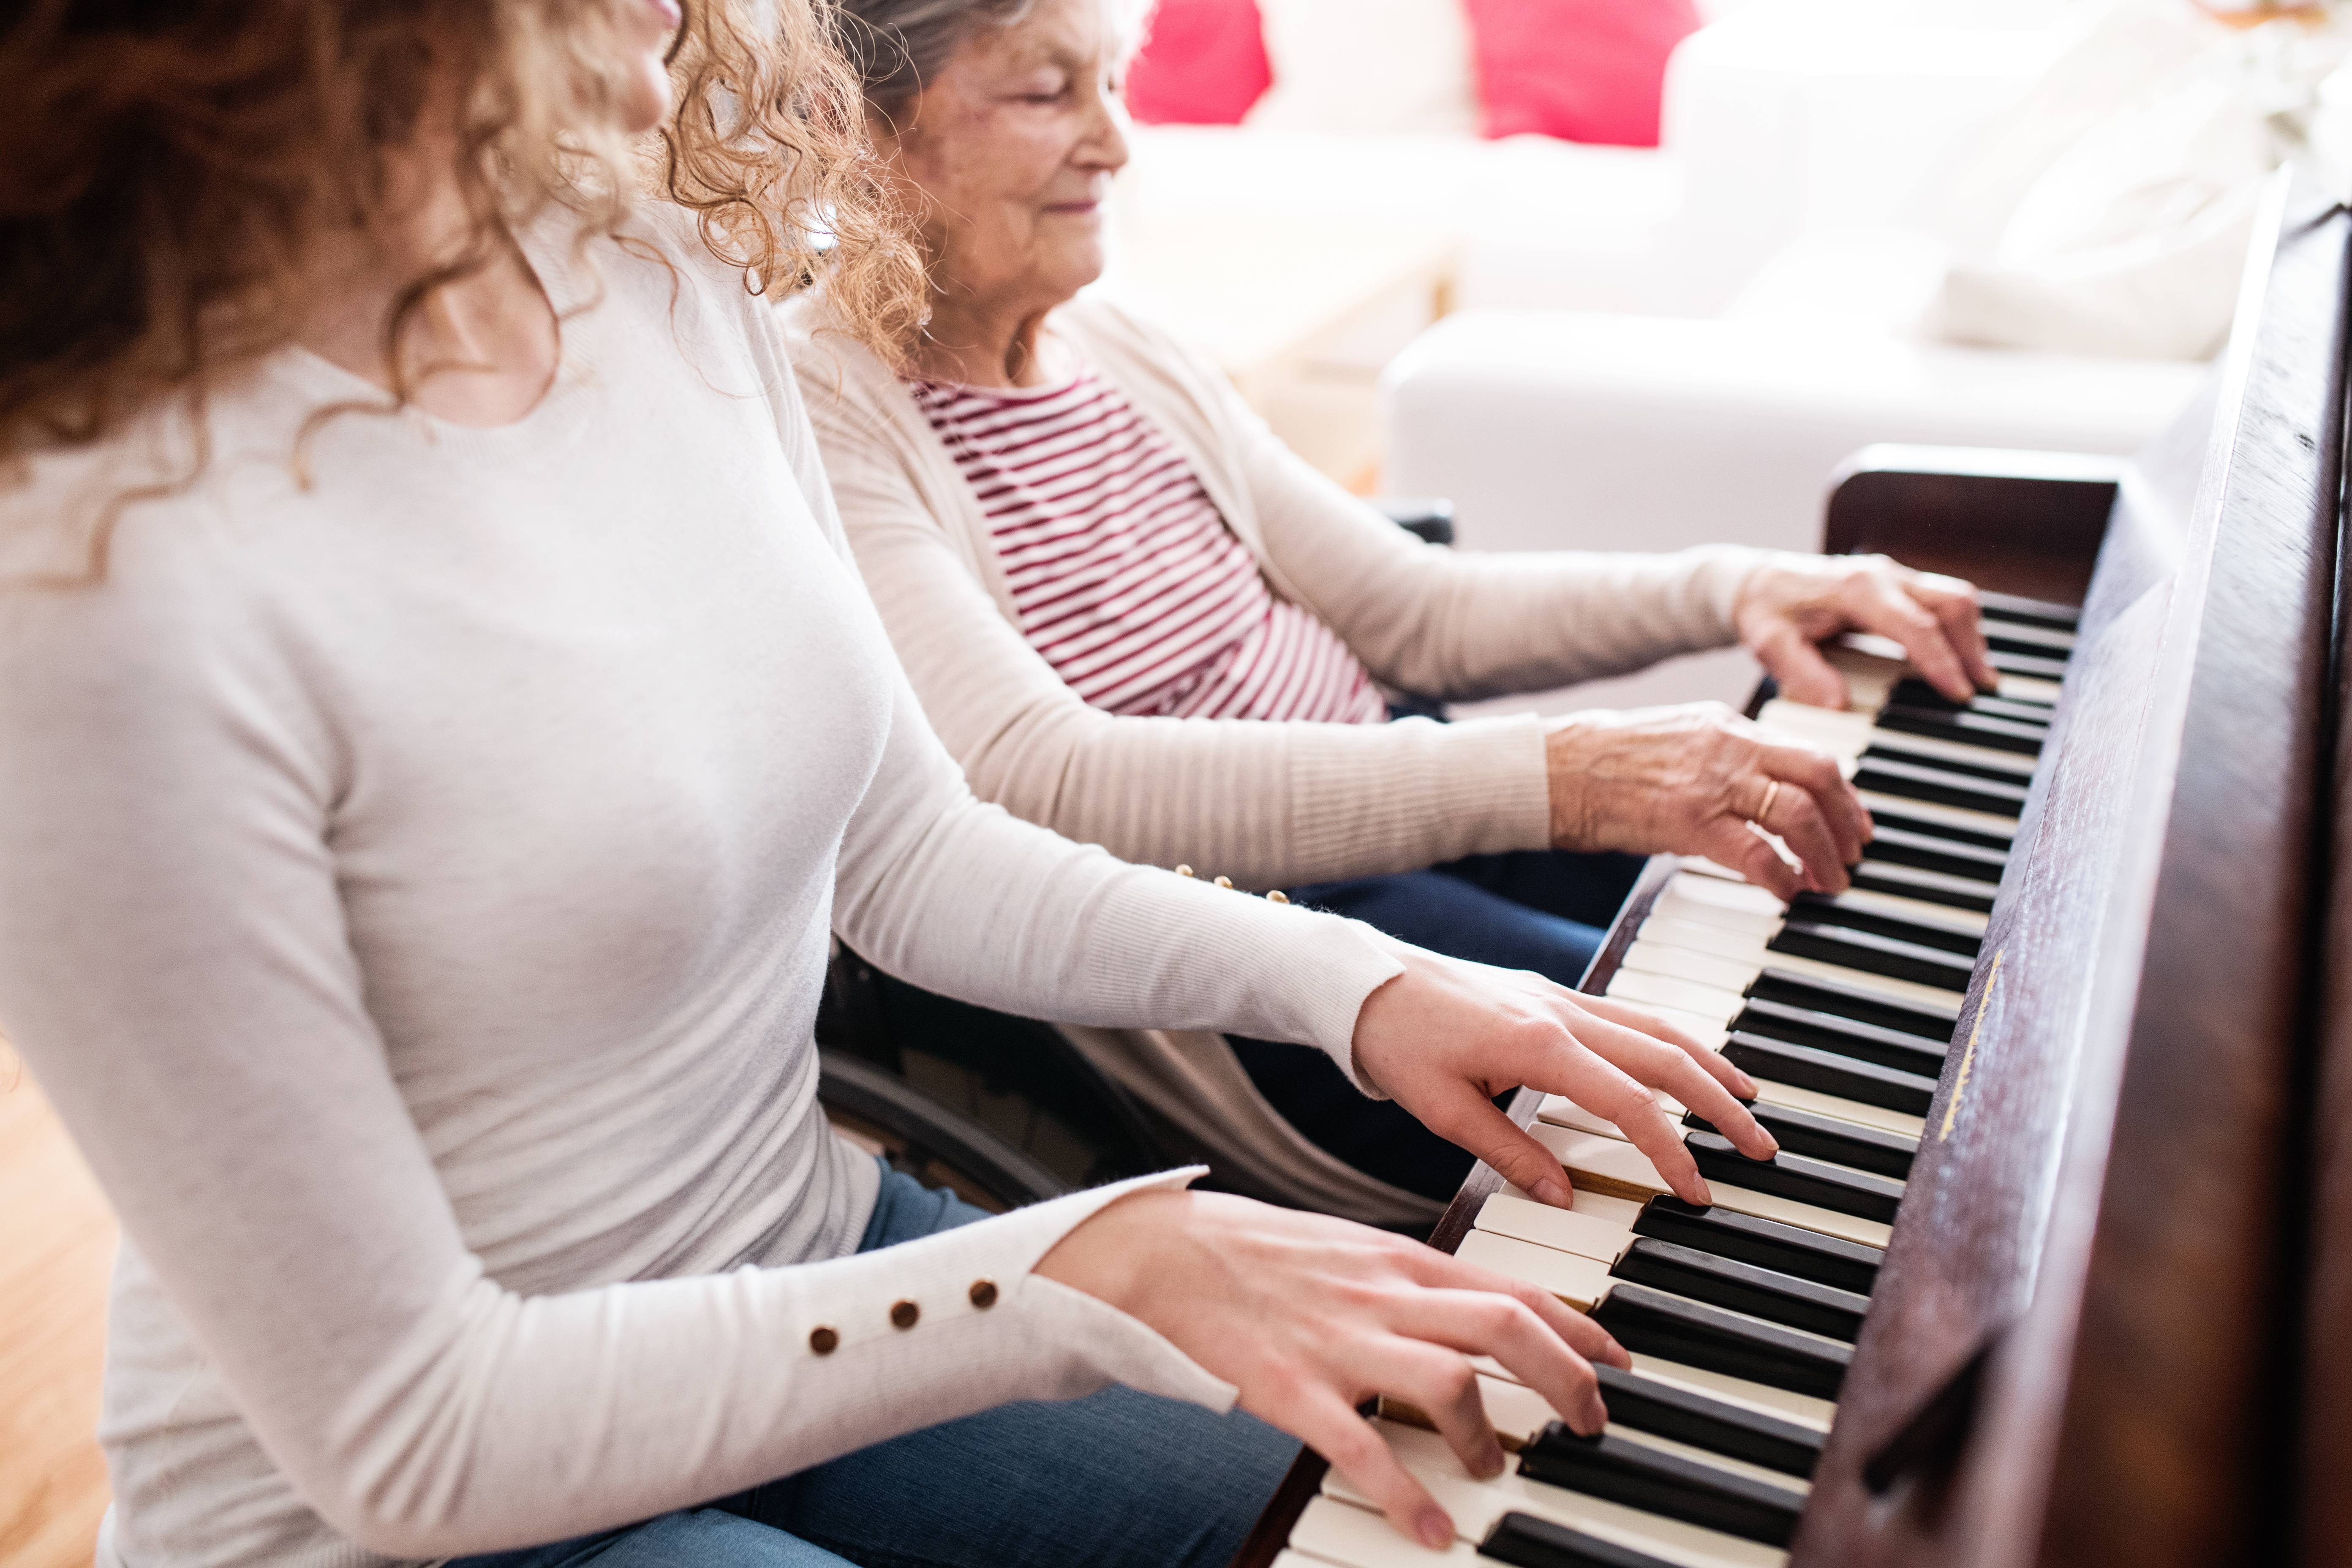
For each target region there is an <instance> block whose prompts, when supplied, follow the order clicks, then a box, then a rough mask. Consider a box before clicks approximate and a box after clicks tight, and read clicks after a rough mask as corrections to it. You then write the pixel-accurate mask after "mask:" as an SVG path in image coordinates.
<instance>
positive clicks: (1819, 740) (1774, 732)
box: [1756, 698, 1877, 760]
mask: <svg viewBox="0 0 2352 1568" xmlns="http://www.w3.org/2000/svg"><path fill="white" fill-rule="evenodd" d="M1756 721H1757V723H1759V725H1761V726H1763V729H1764V731H1765V733H1766V734H1767V735H1769V736H1770V737H1771V738H1772V739H1773V740H1775V741H1782V742H1795V743H1796V744H1798V745H1804V746H1811V748H1812V749H1813V750H1815V751H1821V752H1829V753H1830V754H1831V755H1832V756H1833V757H1839V758H1843V759H1846V760H1851V759H1853V758H1854V757H1858V756H1860V755H1862V753H1863V750H1864V748H1865V747H1867V746H1868V745H1869V744H1870V734H1871V731H1873V730H1874V729H1875V728H1876V727H1877V726H1876V725H1875V723H1874V721H1872V719H1871V716H1870V715H1869V714H1868V713H1862V712H1856V711H1855V710H1853V709H1847V710H1843V711H1840V710H1836V709H1833V708H1808V707H1806V706H1804V705H1803V704H1801V703H1797V702H1790V701H1789V700H1787V699H1786V698H1774V699H1773V700H1771V701H1769V702H1767V703H1766V704H1764V706H1763V707H1762V708H1760V709H1759V710H1757V713H1756Z"/></svg>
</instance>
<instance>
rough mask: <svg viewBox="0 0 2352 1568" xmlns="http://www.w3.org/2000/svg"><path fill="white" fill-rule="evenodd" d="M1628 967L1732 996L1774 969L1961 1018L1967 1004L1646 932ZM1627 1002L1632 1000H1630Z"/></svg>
mask: <svg viewBox="0 0 2352 1568" xmlns="http://www.w3.org/2000/svg"><path fill="white" fill-rule="evenodd" d="M1706 940H1708V941H1709V942H1712V944H1713V945H1714V946H1716V947H1717V948H1718V949H1720V948H1722V947H1724V946H1726V945H1727V944H1726V943H1725V942H1723V941H1722V940H1720V939H1718V938H1716V937H1710V938H1708V939H1706ZM1624 965H1625V968H1626V969H1631V970H1637V971H1640V972H1642V973H1648V974H1658V975H1664V976H1665V977H1667V978H1669V979H1674V980H1682V981H1693V982H1696V983H1697V984H1701V985H1704V986H1706V987H1707V988H1708V989H1710V990H1713V991H1717V992H1723V993H1728V994H1730V995H1732V996H1733V997H1734V998H1742V997H1743V994H1744V993H1745V992H1746V991H1747V989H1748V987H1749V986H1750V985H1753V984H1756V977H1757V976H1758V975H1759V974H1761V973H1764V971H1765V970H1766V969H1767V968H1771V969H1778V970H1781V971H1783V972H1785V973H1790V974H1801V975H1807V976H1810V977H1811V978H1813V979H1817V980H1825V981H1828V982H1830V983H1831V984H1837V985H1843V986H1846V987H1848V988H1850V989H1852V990H1855V991H1862V992H1866V993H1868V994H1871V995H1874V996H1884V997H1885V998H1887V999H1888V1000H1889V1001H1894V1002H1908V1003H1913V1004H1916V1005H1919V1006H1923V1007H1927V1008H1933V1009H1937V1010H1939V1011H1941V1012H1942V1013H1944V1014H1947V1015H1948V1016H1952V1017H1956V1018H1957V1017H1958V1016H1959V1010H1960V1005H1961V1004H1962V1003H1963V1002H1965V1001H1966V1000H1967V998H1966V997H1965V996H1963V995H1962V994H1960V993H1959V992H1958V991H1947V990H1945V989H1944V988H1943V987H1941V986H1938V985H1921V984H1918V983H1917V982H1916V981H1911V980H1897V979H1895V978H1894V977H1893V976H1892V975H1886V974H1874V973H1871V972H1870V971H1868V970H1866V969H1848V968H1847V967H1846V966H1845V965H1843V964H1842V963H1822V961H1821V960H1820V959H1817V958H1802V957H1800V956H1798V955H1797V954H1795V953H1790V952H1759V953H1758V954H1757V956H1756V957H1755V958H1754V959H1753V960H1749V959H1746V958H1727V957H1725V956H1723V954H1722V953H1721V952H1706V951H1702V950H1699V949H1695V948H1689V947H1684V946H1681V945H1679V943H1678V942H1668V941H1665V940H1662V939H1653V938H1652V937H1650V936H1649V934H1648V932H1647V931H1646V929H1645V930H1644V931H1643V934H1641V935H1639V936H1637V937H1635V938H1634V941H1633V946H1631V947H1629V948H1627V949H1626V950H1625V960H1624ZM1609 994H1611V995H1612V996H1614V995H1616V994H1617V990H1616V986H1615V983H1614V982H1613V981H1612V983H1611V986H1610V992H1609ZM1627 999H1628V1000H1631V999H1632V998H1631V997H1630V996H1629V997H1628V998H1627ZM1692 1010H1693V1011H1696V1009H1692ZM1737 1016H1738V1009H1737V1008H1734V1010H1733V1011H1732V1013H1731V1014H1729V1015H1727V1016H1726V1018H1725V1020H1724V1021H1725V1022H1726V1023H1728V1022H1730V1020H1731V1018H1733V1017H1737Z"/></svg>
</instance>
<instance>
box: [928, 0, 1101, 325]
mask: <svg viewBox="0 0 2352 1568" xmlns="http://www.w3.org/2000/svg"><path fill="white" fill-rule="evenodd" d="M1105 13H1106V7H1105V6H1104V5H1103V0H1038V3H1037V5H1035V6H1034V7H1033V8H1032V9H1031V11H1030V12H1029V14H1028V15H1027V16H1024V18H1023V19H1022V20H1021V21H1019V22H1017V23H1015V24H1014V25H1013V26H1009V27H982V28H981V29H980V31H979V33H978V34H977V36H975V37H973V39H972V40H971V42H970V43H968V44H966V45H965V46H964V47H963V48H962V49H961V51H960V52H959V53H958V54H957V55H956V57H955V58H953V59H951V60H950V61H949V63H948V66H947V68H945V69H944V70H942V71H940V73H939V74H938V76H937V77H935V78H934V79H932V81H931V82H930V84H929V86H928V87H926V88H925V89H924V90H923V92H922V94H921V96H920V97H919V99H917V100H916V102H915V104H914V106H913V108H912V110H911V116H910V118H911V121H912V122H911V123H910V124H908V125H907V126H906V127H904V129H903V131H902V133H901V134H900V135H899V137H898V166H899V168H900V170H901V172H902V173H903V174H905V175H906V176H907V177H908V178H909V179H911V180H912V181H913V182H914V183H915V184H917V185H919V187H920V188H921V192H922V195H923V197H924V201H923V208H924V219H923V226H924V230H925V233H926V235H927V236H928V237H929V239H930V242H931V245H932V247H933V254H934V255H935V256H936V257H937V258H938V262H939V271H940V277H939V279H938V280H937V281H938V283H939V284H940V286H941V287H943V288H944V289H947V290H950V291H952V292H956V293H962V294H966V295H968V296H974V297H979V298H983V299H998V300H1009V301H1011V302H1013V303H1015V304H1020V303H1024V302H1030V301H1034V303H1035V304H1036V305H1038V306H1039V307H1041V308H1042V307H1044V306H1047V305H1051V304H1055V303H1058V302H1059V301H1061V300H1066V299H1067V298H1069V297H1070V296H1071V295H1072V294H1075V293H1076V292H1077V291H1078V290H1079V289H1082V288H1084V287H1086V285H1087V284H1088V283H1091V282H1093V281H1094V279H1096V278H1097V277H1098V276H1099V275H1100V274H1101V272H1102V268H1103V236H1102V224H1103V207H1104V203H1105V200H1106V198H1107V197H1108V195H1109V187H1110V177H1111V175H1113V174H1116V173H1117V172H1118V169H1119V167H1120V166H1121V165H1122V164H1124V163H1126V162H1127V141H1126V138H1125V137H1124V136H1123V135H1122V134H1121V130H1120V127H1121V124H1122V115H1121V111H1120V110H1119V107H1118V98H1117V84H1116V83H1115V82H1114V81H1113V79H1112V73H1113V71H1114V70H1115V68H1116V64H1117V58H1118V45H1117V40H1116V39H1115V38H1114V37H1113V36H1112V29H1111V26H1110V24H1109V19H1108V16H1106V14H1105Z"/></svg>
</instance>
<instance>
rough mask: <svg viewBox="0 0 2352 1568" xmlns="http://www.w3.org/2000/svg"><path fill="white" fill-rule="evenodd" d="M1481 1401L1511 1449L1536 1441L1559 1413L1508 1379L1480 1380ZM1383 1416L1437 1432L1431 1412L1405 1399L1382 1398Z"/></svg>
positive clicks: (1488, 1419)
mask: <svg viewBox="0 0 2352 1568" xmlns="http://www.w3.org/2000/svg"><path fill="white" fill-rule="evenodd" d="M1478 1402H1479V1404H1480V1405H1484V1406H1485V1407H1486V1423H1487V1425H1488V1426H1492V1427H1494V1429H1495V1435H1496V1436H1497V1437H1500V1438H1501V1439H1502V1440H1503V1446H1504V1447H1507V1448H1523V1447H1527V1445H1528V1444H1529V1443H1532V1442H1534V1441H1535V1440H1536V1437H1537V1435H1538V1434H1539V1433H1540V1432H1542V1431H1543V1429H1544V1428H1545V1427H1546V1426H1549V1425H1550V1424H1551V1423H1553V1422H1554V1421H1557V1420H1559V1411H1557V1410H1554V1409H1553V1408H1552V1407H1551V1402H1550V1401H1549V1400H1547V1399H1546V1398H1544V1396H1543V1395H1542V1394H1538V1393H1537V1392H1536V1391H1535V1390H1534V1389H1532V1388H1529V1387H1528V1386H1527V1385H1526V1384H1523V1383H1518V1382H1516V1381H1514V1380H1512V1379H1510V1378H1507V1377H1490V1376H1488V1375H1486V1373H1480V1374H1479V1377H1478ZM1381 1417H1382V1418H1383V1419H1385V1420H1389V1421H1401V1422H1402V1423H1403V1424H1404V1425H1406V1426H1421V1427H1426V1428H1428V1429H1429V1430H1431V1431H1434V1430H1436V1427H1437V1423H1436V1422H1434V1421H1433V1420H1431V1419H1430V1417H1429V1413H1428V1412H1427V1411H1425V1410H1423V1409H1422V1408H1421V1407H1420V1406H1418V1405H1412V1404H1411V1403H1409V1402H1407V1401H1405V1400H1402V1399H1392V1398H1391V1397H1390V1396H1388V1395H1387V1394H1382V1395H1381Z"/></svg>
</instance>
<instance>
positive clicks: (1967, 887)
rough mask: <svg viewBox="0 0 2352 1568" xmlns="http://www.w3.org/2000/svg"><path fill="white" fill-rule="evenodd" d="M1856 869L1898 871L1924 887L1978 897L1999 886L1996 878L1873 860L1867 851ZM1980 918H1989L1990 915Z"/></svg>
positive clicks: (1937, 906)
mask: <svg viewBox="0 0 2352 1568" xmlns="http://www.w3.org/2000/svg"><path fill="white" fill-rule="evenodd" d="M1856 869H1857V870H1861V871H1878V872H1885V873H1899V874H1900V876H1901V877H1902V878H1903V879H1908V880H1910V881H1914V882H1917V883H1920V884H1921V885H1923V886H1926V887H1930V888H1942V889H1945V890H1946V891H1948V892H1954V893H1970V894H1974V895H1976V896H1978V897H1979V898H1983V897H1990V895H1991V893H1992V892H1993V890H1994V889H1996V888H1997V887H1999V886H2000V883H1999V881H1998V879H1990V880H1988V879H1979V878H1975V877H1955V876H1953V875H1952V874H1951V873H1950V872H1948V871H1929V870H1926V869H1924V868H1920V867H1917V866H1898V865H1896V864H1895V863H1894V862H1893V861H1891V860H1874V859H1872V858H1870V856H1869V854H1868V853H1867V852H1865V853H1864V855H1863V858H1862V864H1861V865H1860V866H1859V867H1858V868H1856ZM1935 907H1936V908H1937V909H1952V906H1951V905H1948V904H1937V905H1936V906H1935ZM1953 912H1954V913H1959V912H1961V911H1959V910H1954V911H1953ZM1968 912H1969V913H1974V912H1975V911H1973V910H1970V911H1968ZM1980 918H1986V919H1989V918H1990V917H1980Z"/></svg>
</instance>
